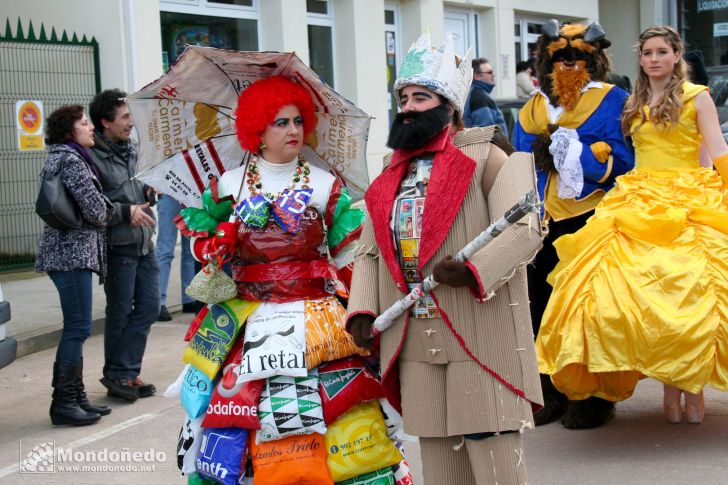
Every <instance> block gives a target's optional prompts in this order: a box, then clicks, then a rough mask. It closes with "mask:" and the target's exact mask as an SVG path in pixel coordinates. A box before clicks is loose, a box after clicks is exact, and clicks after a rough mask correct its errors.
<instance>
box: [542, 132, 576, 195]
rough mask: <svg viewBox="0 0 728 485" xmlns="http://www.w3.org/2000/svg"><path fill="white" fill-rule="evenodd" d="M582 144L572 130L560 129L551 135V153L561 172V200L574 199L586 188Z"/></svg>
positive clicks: (559, 184) (555, 164) (559, 178)
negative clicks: (582, 163) (582, 162)
mask: <svg viewBox="0 0 728 485" xmlns="http://www.w3.org/2000/svg"><path fill="white" fill-rule="evenodd" d="M581 150H582V144H581V142H580V141H579V134H578V133H577V132H576V130H574V129H571V128H563V127H561V128H559V129H558V130H556V131H555V132H553V133H552V134H551V144H550V145H549V153H551V155H552V156H553V157H554V167H555V168H556V171H558V172H559V175H558V177H557V178H558V184H557V189H558V191H559V198H560V199H573V198H575V197H577V196H578V195H579V194H581V191H582V189H583V188H584V170H583V168H582V166H581V160H579V157H581Z"/></svg>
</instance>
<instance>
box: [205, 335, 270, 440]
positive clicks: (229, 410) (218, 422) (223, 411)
mask: <svg viewBox="0 0 728 485" xmlns="http://www.w3.org/2000/svg"><path fill="white" fill-rule="evenodd" d="M242 358H243V339H238V340H236V341H235V344H234V345H233V348H232V350H231V351H230V355H228V358H227V359H226V360H225V364H224V366H223V369H222V376H221V377H220V380H219V381H218V382H217V386H215V389H214V390H213V391H212V398H211V399H210V404H209V406H208V407H207V412H206V413H205V419H204V421H203V422H202V426H204V427H205V428H244V429H260V421H259V420H258V403H259V401H260V395H261V393H262V392H263V388H264V387H265V380H264V379H260V380H257V381H248V382H244V383H240V384H238V383H237V380H238V370H239V369H240V361H241V360H242Z"/></svg>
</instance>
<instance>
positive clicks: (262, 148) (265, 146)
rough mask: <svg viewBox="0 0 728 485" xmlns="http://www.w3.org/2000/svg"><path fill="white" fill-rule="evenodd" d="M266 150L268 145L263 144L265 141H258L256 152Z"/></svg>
mask: <svg viewBox="0 0 728 485" xmlns="http://www.w3.org/2000/svg"><path fill="white" fill-rule="evenodd" d="M266 148H268V145H267V144H266V143H265V141H263V140H260V145H258V151H261V152H262V151H263V150H265V149H266Z"/></svg>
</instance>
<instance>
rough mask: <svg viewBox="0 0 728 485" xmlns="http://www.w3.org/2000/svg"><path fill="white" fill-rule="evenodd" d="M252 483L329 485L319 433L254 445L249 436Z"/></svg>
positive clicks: (266, 484) (322, 439) (329, 476)
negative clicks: (253, 477)
mask: <svg viewBox="0 0 728 485" xmlns="http://www.w3.org/2000/svg"><path fill="white" fill-rule="evenodd" d="M250 457H251V459H252V461H253V470H254V473H255V480H254V483H255V485H333V483H334V481H333V480H332V479H331V474H330V473H329V469H328V467H327V466H326V445H325V444H324V437H323V436H322V435H320V434H317V433H314V434H308V435H301V436H289V437H288V438H283V439H280V440H276V441H268V442H265V443H260V444H256V443H255V439H253V437H252V436H251V439H250Z"/></svg>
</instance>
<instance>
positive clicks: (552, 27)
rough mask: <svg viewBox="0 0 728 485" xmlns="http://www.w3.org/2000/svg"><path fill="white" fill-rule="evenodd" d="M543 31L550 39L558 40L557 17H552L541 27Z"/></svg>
mask: <svg viewBox="0 0 728 485" xmlns="http://www.w3.org/2000/svg"><path fill="white" fill-rule="evenodd" d="M541 33H542V34H543V35H545V36H546V37H547V38H549V39H550V40H556V39H558V38H559V22H557V21H556V19H551V20H549V21H548V22H546V23H545V24H543V27H541Z"/></svg>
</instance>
